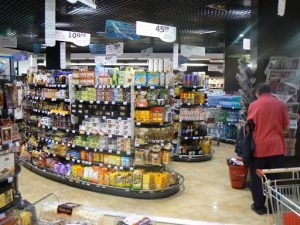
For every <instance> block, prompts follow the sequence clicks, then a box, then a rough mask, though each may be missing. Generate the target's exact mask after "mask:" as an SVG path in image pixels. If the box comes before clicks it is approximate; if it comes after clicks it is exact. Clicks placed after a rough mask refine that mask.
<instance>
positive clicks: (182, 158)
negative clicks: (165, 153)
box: [172, 149, 215, 162]
mask: <svg viewBox="0 0 300 225" xmlns="http://www.w3.org/2000/svg"><path fill="white" fill-rule="evenodd" d="M214 153H215V150H214V149H211V153H210V154H206V155H179V154H173V155H172V160H173V161H176V162H204V161H208V160H211V159H212V156H213V154H214Z"/></svg>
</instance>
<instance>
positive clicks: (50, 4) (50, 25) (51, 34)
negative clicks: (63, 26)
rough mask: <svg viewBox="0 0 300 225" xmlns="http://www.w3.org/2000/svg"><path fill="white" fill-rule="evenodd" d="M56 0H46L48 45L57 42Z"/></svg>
mask: <svg viewBox="0 0 300 225" xmlns="http://www.w3.org/2000/svg"><path fill="white" fill-rule="evenodd" d="M55 2H56V1H53V0H45V43H46V45H47V46H50V47H53V46H55V44H56V39H55V24H56V18H55V11H56V4H55Z"/></svg>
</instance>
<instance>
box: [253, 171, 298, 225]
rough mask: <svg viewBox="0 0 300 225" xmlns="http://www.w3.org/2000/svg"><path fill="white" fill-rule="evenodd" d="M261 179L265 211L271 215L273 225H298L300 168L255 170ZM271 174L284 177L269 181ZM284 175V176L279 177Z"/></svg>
mask: <svg viewBox="0 0 300 225" xmlns="http://www.w3.org/2000/svg"><path fill="white" fill-rule="evenodd" d="M256 173H257V175H258V176H260V177H261V179H262V185H263V192H264V195H265V196H266V199H267V202H268V204H267V209H268V213H269V210H270V211H271V212H272V214H273V224H276V225H299V224H300V167H295V168H285V169H284V168H282V169H264V170H257V171H256ZM271 174H273V175H274V174H278V175H279V176H285V177H286V178H284V179H273V180H272V179H269V178H268V176H270V175H271ZM280 174H284V175H280Z"/></svg>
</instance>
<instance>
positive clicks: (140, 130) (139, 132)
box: [134, 126, 174, 145]
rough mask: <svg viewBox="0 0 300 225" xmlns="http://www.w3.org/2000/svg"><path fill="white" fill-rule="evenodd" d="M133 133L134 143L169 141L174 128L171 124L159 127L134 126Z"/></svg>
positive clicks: (172, 135)
mask: <svg viewBox="0 0 300 225" xmlns="http://www.w3.org/2000/svg"><path fill="white" fill-rule="evenodd" d="M134 134H135V144H136V145H143V144H151V143H155V142H160V143H163V142H171V141H172V139H173V137H174V128H173V127H172V126H169V127H159V128H152V127H151V128H149V127H136V128H135V132H134Z"/></svg>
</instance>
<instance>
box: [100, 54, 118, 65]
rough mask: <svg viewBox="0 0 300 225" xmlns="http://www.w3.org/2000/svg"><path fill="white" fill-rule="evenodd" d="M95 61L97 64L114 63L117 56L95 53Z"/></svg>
mask: <svg viewBox="0 0 300 225" xmlns="http://www.w3.org/2000/svg"><path fill="white" fill-rule="evenodd" d="M95 63H96V64H98V65H108V64H116V63H117V56H108V55H97V56H95Z"/></svg>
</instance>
